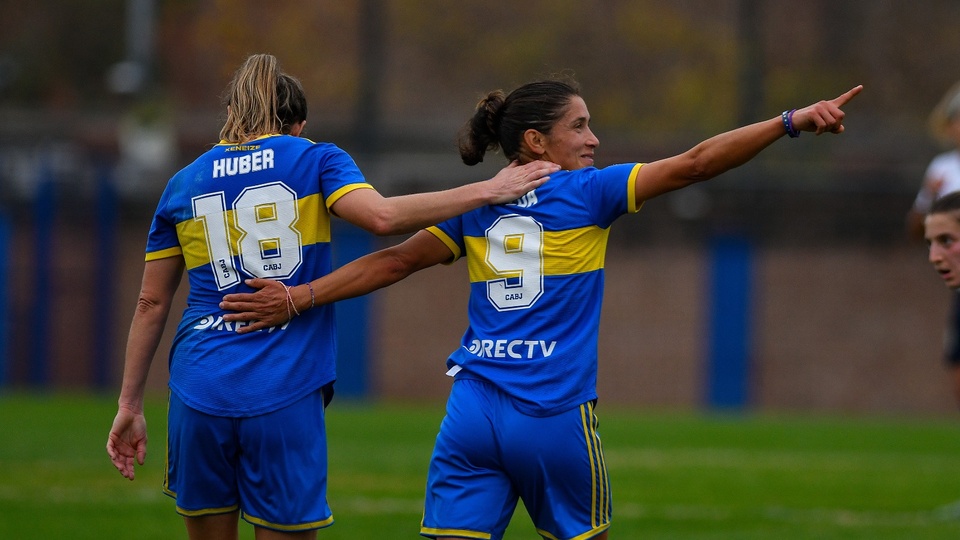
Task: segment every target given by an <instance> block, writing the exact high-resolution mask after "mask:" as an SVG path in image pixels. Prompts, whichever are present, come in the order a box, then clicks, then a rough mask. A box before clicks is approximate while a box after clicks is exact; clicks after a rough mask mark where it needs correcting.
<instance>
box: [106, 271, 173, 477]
mask: <svg viewBox="0 0 960 540" xmlns="http://www.w3.org/2000/svg"><path fill="white" fill-rule="evenodd" d="M183 266H184V264H183V258H182V257H168V258H165V259H159V260H155V261H147V263H146V265H145V266H144V268H143V282H142V284H141V287H140V296H139V298H137V309H136V311H135V312H134V314H133V322H132V323H131V324H130V333H129V335H128V337H127V349H126V355H125V359H124V367H123V386H122V387H121V389H120V399H119V401H118V407H117V416H116V417H115V418H114V420H113V426H112V427H111V428H110V434H109V435H108V436H107V455H109V456H110V461H112V462H113V466H114V467H116V468H117V470H118V471H120V474H122V475H123V476H124V477H125V478H129V479H130V480H133V478H134V461H136V463H138V464H140V465H143V461H144V459H145V458H146V457H147V423H146V419H145V418H144V416H143V393H144V389H145V387H146V384H147V375H148V373H149V372H150V364H151V362H152V361H153V355H154V353H156V351H157V346H158V345H159V343H160V337H161V336H162V335H163V328H164V326H165V324H166V322H167V315H168V314H169V313H170V305H171V304H172V302H173V296H174V293H176V291H177V287H178V286H179V284H180V277H181V276H182V275H183Z"/></svg>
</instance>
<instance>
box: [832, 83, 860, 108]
mask: <svg viewBox="0 0 960 540" xmlns="http://www.w3.org/2000/svg"><path fill="white" fill-rule="evenodd" d="M861 90H863V85H862V84H858V85H857V86H854V87H853V88H851V89H850V90H847V91H846V92H844V93H843V94H840V96H839V97H837V98H836V99H834V100H833V103H834V104H835V105H836V106H837V107H843V106H844V105H846V104H847V102H848V101H850V100H851V99H853V98H854V97H856V95H857V94H859V93H860V91H861Z"/></svg>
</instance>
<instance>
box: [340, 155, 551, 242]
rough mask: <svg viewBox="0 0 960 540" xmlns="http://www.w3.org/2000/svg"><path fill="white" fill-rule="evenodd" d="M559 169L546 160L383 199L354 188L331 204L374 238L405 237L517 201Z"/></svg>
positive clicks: (371, 191)
mask: <svg viewBox="0 0 960 540" xmlns="http://www.w3.org/2000/svg"><path fill="white" fill-rule="evenodd" d="M559 169H560V167H559V166H557V165H556V164H554V163H550V162H549V161H535V162H532V163H527V164H526V165H517V164H516V163H511V164H510V165H508V166H507V167H504V168H503V169H501V170H500V172H499V173H497V175H496V176H494V177H493V178H491V179H489V180H484V181H482V182H475V183H472V184H467V185H465V186H460V187H456V188H452V189H448V190H445V191H434V192H430V193H416V194H412V195H400V196H397V197H383V196H382V195H380V194H379V193H378V192H377V191H375V190H372V189H357V190H354V191H351V192H350V193H348V194H346V195H344V196H343V197H342V198H341V199H340V200H338V201H337V202H335V203H334V204H333V207H332V210H333V211H334V213H336V214H337V215H338V216H340V217H342V218H343V219H345V220H347V221H349V222H350V223H353V224H354V225H357V226H359V227H361V228H363V229H365V230H367V231H369V232H372V233H374V234H377V235H381V236H385V235H394V234H405V233H410V232H414V231H418V230H420V229H422V228H424V227H428V226H430V225H436V224H437V223H440V222H441V221H444V220H447V219H450V218H452V217H454V216H459V215H460V214H463V213H465V212H469V211H470V210H473V209H475V208H480V207H481V206H485V205H489V204H503V203H507V202H510V201H513V200H516V199H518V198H520V197H521V196H523V195H524V194H526V193H527V192H529V191H530V190H532V189H534V188H537V187H539V186H540V185H542V184H543V183H544V182H546V181H547V180H548V179H549V176H548V175H549V174H550V173H553V172H556V171H557V170H559Z"/></svg>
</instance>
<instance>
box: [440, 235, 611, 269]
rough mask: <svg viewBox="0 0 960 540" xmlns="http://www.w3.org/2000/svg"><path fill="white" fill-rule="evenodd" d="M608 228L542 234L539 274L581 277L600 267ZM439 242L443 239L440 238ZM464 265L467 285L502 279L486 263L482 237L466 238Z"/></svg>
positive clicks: (484, 243) (484, 241)
mask: <svg viewBox="0 0 960 540" xmlns="http://www.w3.org/2000/svg"><path fill="white" fill-rule="evenodd" d="M609 235H610V229H602V228H600V227H597V226H595V225H591V226H589V227H582V228H579V229H570V230H566V231H545V232H544V233H543V255H542V256H543V275H545V276H550V275H553V276H560V275H570V274H583V273H586V272H593V271H595V270H600V269H602V268H603V261H604V258H605V257H606V253H607V238H608V237H609ZM440 239H441V240H443V237H442V236H441V237H440ZM464 243H465V244H466V247H467V254H468V257H467V264H468V268H469V271H470V282H471V283H477V282H481V281H491V280H494V279H500V278H503V277H504V276H503V275H501V274H497V273H496V272H495V271H494V270H493V269H492V268H490V266H489V265H488V264H487V263H486V260H485V259H486V255H487V240H486V238H482V237H476V236H467V237H465V238H464Z"/></svg>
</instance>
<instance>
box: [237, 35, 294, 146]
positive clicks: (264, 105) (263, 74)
mask: <svg viewBox="0 0 960 540" xmlns="http://www.w3.org/2000/svg"><path fill="white" fill-rule="evenodd" d="M225 101H226V104H227V106H228V107H229V111H228V112H227V120H226V122H225V123H224V125H223V129H221V130H220V138H221V139H223V140H225V141H228V142H243V141H248V140H250V139H253V138H256V137H259V136H262V135H268V134H270V133H290V128H291V126H293V125H294V124H298V123H300V122H302V121H304V120H306V119H307V97H306V94H305V93H304V91H303V87H302V86H301V85H300V81H298V80H297V79H296V78H295V77H292V76H290V75H287V74H286V73H284V72H283V71H281V70H280V64H279V62H277V59H276V58H275V57H273V56H271V55H269V54H255V55H252V56H250V57H249V58H247V60H246V62H244V63H243V65H242V66H240V68H239V69H237V71H236V73H235V74H234V76H233V80H232V81H230V84H229V85H228V86H227V91H226V96H225Z"/></svg>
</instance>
